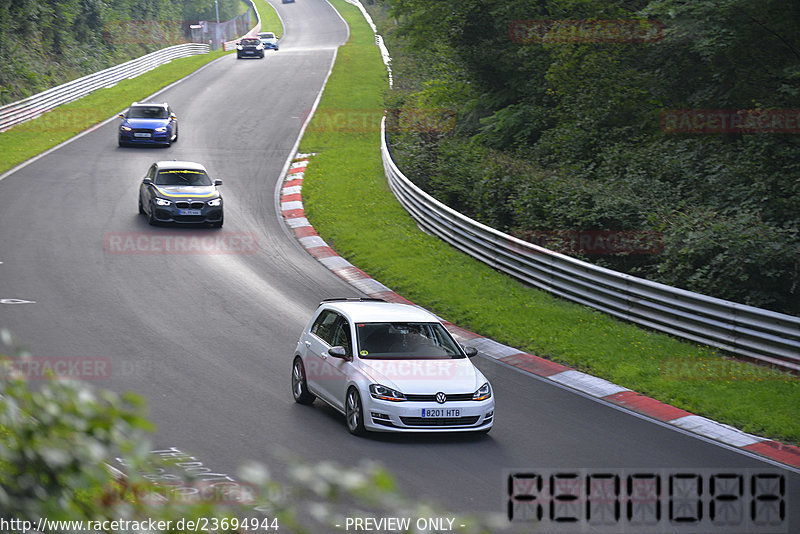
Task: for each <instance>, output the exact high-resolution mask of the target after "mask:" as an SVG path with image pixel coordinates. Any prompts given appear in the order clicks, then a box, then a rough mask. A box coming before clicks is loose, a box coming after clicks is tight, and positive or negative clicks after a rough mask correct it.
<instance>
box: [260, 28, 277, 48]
mask: <svg viewBox="0 0 800 534" xmlns="http://www.w3.org/2000/svg"><path fill="white" fill-rule="evenodd" d="M258 38H259V39H261V44H262V45H264V50H278V38H277V37H276V36H275V34H274V33H272V32H261V33H259V34H258Z"/></svg>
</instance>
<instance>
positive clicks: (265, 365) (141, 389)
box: [0, 0, 800, 531]
mask: <svg viewBox="0 0 800 534" xmlns="http://www.w3.org/2000/svg"><path fill="white" fill-rule="evenodd" d="M276 7H277V9H279V10H280V11H281V15H282V17H283V20H284V23H285V25H286V37H285V38H284V39H283V40H282V41H281V49H280V51H279V52H277V53H268V54H267V57H266V59H264V60H238V61H237V60H236V58H235V56H230V55H229V56H226V57H224V58H223V59H221V60H219V61H217V62H215V63H213V64H211V65H210V66H209V67H207V68H205V69H204V70H202V71H200V72H198V73H197V74H195V75H193V76H192V77H191V78H189V79H187V80H185V81H184V82H182V83H180V84H177V85H175V86H173V87H171V88H169V89H168V90H166V91H164V92H163V93H162V94H160V95H159V96H158V97H157V99H158V100H166V101H168V102H169V103H170V105H171V106H172V107H173V108H174V109H175V110H176V112H177V113H178V116H179V120H180V140H179V141H178V142H177V143H176V144H175V145H173V146H172V147H170V148H166V149H155V148H154V149H150V148H118V147H117V146H116V127H117V125H116V122H112V123H109V124H107V125H105V126H103V127H101V128H98V129H97V130H95V131H93V132H90V133H88V134H86V135H84V136H82V137H80V138H78V139H77V140H75V141H74V142H71V143H69V144H67V145H65V146H63V147H61V148H59V149H58V150H55V151H53V152H52V153H50V154H48V155H47V156H45V157H43V158H41V159H39V160H37V161H35V162H33V163H31V164H30V165H27V166H26V167H24V168H22V169H21V170H19V171H17V172H15V173H13V174H11V175H10V176H8V177H7V178H6V179H4V180H3V181H2V182H0V262H2V263H0V299H4V298H13V299H21V300H28V301H35V303H31V304H0V325H1V326H4V327H8V328H9V329H10V330H11V331H12V332H13V333H14V334H16V335H17V336H18V337H19V338H20V339H21V341H22V342H23V343H24V344H25V345H26V346H28V347H29V348H30V349H31V351H32V353H33V354H34V356H43V357H44V356H46V357H55V358H62V357H63V358H74V357H88V358H100V359H103V360H104V361H108V362H110V365H111V374H110V376H109V377H108V378H107V379H105V380H101V381H98V385H100V386H102V387H107V388H111V389H115V390H123V389H124V390H133V391H136V392H138V393H140V394H142V395H143V396H145V397H146V398H147V400H148V403H149V406H150V408H151V415H152V419H153V420H154V421H155V422H156V423H157V425H158V432H157V435H156V437H155V442H156V443H155V444H156V446H158V447H162V448H168V447H178V448H180V449H181V450H184V451H191V452H192V453H193V454H195V455H196V456H197V457H199V458H201V459H202V460H203V461H205V462H207V463H209V464H212V465H213V466H214V467H215V468H216V469H217V470H225V471H227V472H233V471H234V469H235V467H236V466H237V465H239V464H240V462H241V461H242V460H244V459H251V458H252V459H260V460H267V461H269V460H270V459H271V458H273V456H272V454H273V453H274V452H276V451H277V450H289V451H291V452H292V453H293V454H295V455H297V456H299V457H302V458H305V459H308V460H311V461H314V460H321V459H331V460H336V461H340V462H344V463H347V464H355V463H357V462H358V461H359V460H361V459H363V458H372V459H377V460H380V461H382V462H383V463H385V464H386V465H387V466H388V468H389V469H390V470H391V471H393V472H394V473H396V474H397V476H398V478H399V479H400V482H401V486H402V487H403V488H404V489H405V490H406V491H408V492H409V493H410V494H413V495H414V496H415V497H417V498H420V499H426V500H431V501H438V502H442V503H443V504H445V505H447V506H449V507H451V508H454V509H456V510H461V511H474V510H491V511H500V510H501V508H500V504H501V502H502V493H501V492H502V471H503V469H508V468H529V467H537V466H538V467H608V468H614V467H620V468H622V467H642V468H676V469H677V468H705V467H714V468H724V467H734V468H737V467H742V468H743V467H751V468H758V467H765V468H766V467H770V466H768V465H767V464H765V463H763V462H761V461H759V460H757V459H754V458H751V457H747V456H743V455H741V454H737V453H735V452H732V451H730V450H727V449H723V448H720V447H718V446H716V445H714V444H712V443H709V442H707V441H704V440H700V439H697V438H694V437H690V436H687V435H685V434H682V433H679V432H675V431H673V430H669V429H666V428H663V427H661V426H658V425H657V424H654V423H652V422H650V421H647V420H643V419H641V418H638V417H635V416H633V415H631V414H629V413H626V412H623V411H620V410H617V409H614V408H613V407H610V406H608V405H604V404H602V403H598V402H596V401H594V400H591V399H587V398H584V397H582V396H579V395H575V394H574V393H572V392H570V391H566V390H564V389H562V388H559V387H555V386H553V385H552V384H548V383H545V382H542V381H539V380H535V379H532V378H530V377H529V376H526V375H523V374H521V373H519V372H517V371H516V370H514V369H511V368H509V367H506V366H504V365H502V364H500V363H497V362H493V361H483V360H482V361H478V362H476V363H477V364H478V365H479V366H480V367H481V369H482V370H483V372H484V373H485V374H486V375H487V377H488V378H489V379H490V380H491V381H492V383H493V385H494V386H495V389H496V397H497V419H496V423H495V428H494V429H493V430H492V433H491V434H489V435H488V436H453V435H445V436H432V435H424V436H409V435H403V436H393V435H378V436H374V437H370V438H366V439H355V438H353V437H352V436H350V435H349V434H348V433H347V430H346V428H345V425H344V422H343V420H342V417H341V416H340V415H339V414H337V413H335V412H333V411H332V410H330V409H327V408H325V407H323V406H321V405H318V404H317V405H315V406H314V407H313V408H308V407H304V406H299V405H296V404H295V403H294V402H293V400H292V396H291V393H290V389H289V372H290V366H291V355H292V352H293V350H294V345H295V343H296V341H297V337H298V335H299V332H300V331H301V329H302V328H303V326H304V325H305V323H306V321H307V320H308V318H309V317H310V314H311V313H312V311H313V310H314V308H315V307H316V305H317V303H318V302H319V301H320V300H321V299H323V298H326V297H331V296H356V295H357V292H356V291H355V290H354V289H353V288H352V287H350V286H348V285H346V284H345V283H344V282H343V281H342V280H341V279H339V278H338V277H336V276H335V275H333V274H332V273H331V272H330V271H328V270H327V269H326V268H324V267H323V266H322V265H320V264H319V263H318V262H317V261H316V260H314V259H313V258H312V257H310V256H309V255H308V254H306V253H305V252H304V251H303V250H302V249H301V248H300V247H299V245H298V244H297V242H296V241H295V240H294V238H293V237H291V236H290V235H289V234H288V232H286V230H285V228H284V227H283V226H282V223H281V222H280V220H279V217H278V214H276V212H275V199H274V192H275V188H276V184H277V183H278V182H279V181H280V180H281V179H282V176H281V172H282V169H283V167H284V165H285V162H286V160H287V158H288V157H289V156H290V153H291V150H292V147H293V146H294V144H295V140H296V138H297V135H298V133H299V131H300V128H301V125H302V123H303V121H304V120H305V118H306V116H307V114H308V112H309V111H310V109H311V107H312V105H313V102H314V100H315V98H316V97H317V94H318V92H319V89H320V87H321V85H322V83H323V80H324V79H325V76H326V75H327V73H328V70H329V67H330V64H331V61H332V58H333V55H334V52H335V49H336V47H337V46H338V45H340V44H341V43H342V42H343V41H344V39H345V37H346V35H347V30H346V27H345V26H344V24H343V23H342V20H341V19H340V17H339V16H338V14H337V13H336V12H335V11H334V10H333V9H332V8H331V7H330V6H329V5H328V4H327V3H326V2H324V1H323V0H304V1H303V2H297V3H295V4H287V5H282V4H276ZM376 150H378V147H376ZM159 159H186V160H194V161H199V162H201V163H203V164H204V165H206V167H207V168H208V169H209V172H210V173H211V174H212V175H213V177H214V178H222V179H223V180H224V182H225V185H224V186H223V194H224V196H225V203H226V220H225V228H223V229H222V230H220V231H216V230H198V231H192V230H186V229H181V228H177V229H176V228H151V227H149V226H147V224H146V222H145V220H144V218H143V217H142V216H140V215H138V214H137V210H136V195H137V188H138V184H139V181H140V179H141V177H142V175H143V174H144V172H145V171H146V170H147V167H148V166H149V165H150V163H152V162H153V161H155V160H159ZM129 235H135V236H136V237H137V239H138V238H141V239H143V240H144V241H141V243H144V249H145V250H144V251H142V250H139V249H137V250H130V249H128V250H126V249H125V247H121V246H120V247H117V248H114V247H113V246H112V242H111V239H112V238H120V236H129ZM176 235H180V236H183V237H187V236H192V235H195V236H201V237H208V236H228V238H235V237H237V236H238V237H242V236H245V237H247V238H248V239H251V240H252V241H251V243H253V244H254V246H252V247H249V248H247V249H246V250H245V251H235V253H224V254H223V253H186V251H182V252H181V253H163V252H159V251H156V250H153V247H157V246H162V247H163V243H166V242H167V241H168V240H169V239H174V237H175V236H176ZM159 240H160V241H159ZM116 243H119V242H118V241H117V242H116ZM156 243H162V245H157V244H156ZM137 246H138V245H137ZM221 246H222V245H220V247H221ZM211 248H212V251H213V252H220V251H222V250H223V249H222V248H217V249H214V248H213V246H212V247H211ZM207 252H208V251H207ZM227 252H230V251H227ZM273 467H275V470H276V471H277V472H280V466H273ZM787 476H788V477H789V478H788V481H789V489H790V491H792V492H793V495H798V493H799V492H798V488H799V487H800V478H799V477H798V476H797V475H796V474H793V473H790V472H788V471H787ZM797 508H798V509H800V507H797ZM793 521H797V519H796V518H793ZM797 528H800V527H798V523H793V524H792V525H791V528H790V531H791V530H792V529H797Z"/></svg>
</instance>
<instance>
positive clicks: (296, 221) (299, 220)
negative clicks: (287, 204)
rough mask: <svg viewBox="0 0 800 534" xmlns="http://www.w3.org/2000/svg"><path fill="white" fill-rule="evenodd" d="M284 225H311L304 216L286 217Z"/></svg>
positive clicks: (300, 226) (297, 226)
mask: <svg viewBox="0 0 800 534" xmlns="http://www.w3.org/2000/svg"><path fill="white" fill-rule="evenodd" d="M286 225H287V226H288V227H289V228H303V227H308V226H311V223H310V222H308V219H306V218H305V217H292V218H290V219H286Z"/></svg>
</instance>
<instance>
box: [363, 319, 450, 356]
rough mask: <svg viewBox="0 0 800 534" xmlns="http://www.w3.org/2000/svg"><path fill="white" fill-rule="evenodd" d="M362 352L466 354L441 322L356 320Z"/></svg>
mask: <svg viewBox="0 0 800 534" xmlns="http://www.w3.org/2000/svg"><path fill="white" fill-rule="evenodd" d="M356 333H357V336H358V356H359V357H360V358H363V359H373V360H384V359H393V360H441V359H452V358H464V355H463V354H462V353H461V351H460V350H459V349H458V347H457V346H456V344H455V343H454V342H453V340H452V338H451V337H450V336H449V335H448V334H447V331H445V329H444V327H443V326H442V325H441V324H439V323H356Z"/></svg>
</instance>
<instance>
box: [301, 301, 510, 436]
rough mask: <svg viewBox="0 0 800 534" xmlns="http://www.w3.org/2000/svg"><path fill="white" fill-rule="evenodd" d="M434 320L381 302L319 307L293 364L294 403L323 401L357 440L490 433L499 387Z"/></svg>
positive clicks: (467, 349)
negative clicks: (368, 435)
mask: <svg viewBox="0 0 800 534" xmlns="http://www.w3.org/2000/svg"><path fill="white" fill-rule="evenodd" d="M475 354H477V351H476V350H475V349H474V348H473V347H462V346H461V345H459V344H458V343H457V342H456V341H455V340H454V339H453V338H452V336H451V335H450V333H449V332H448V331H447V330H446V329H445V327H444V326H443V325H442V323H441V322H439V320H438V319H437V318H436V316H435V315H433V314H431V313H429V312H427V311H425V310H423V309H422V308H418V307H416V306H411V305H408V304H396V303H390V302H385V301H382V300H378V299H329V300H324V301H322V303H320V305H319V307H318V308H317V311H316V313H314V316H313V317H312V319H311V321H309V323H308V325H307V326H306V328H305V329H304V330H303V333H302V335H301V336H300V341H298V343H297V349H296V350H295V357H294V362H293V364H292V393H293V395H294V399H295V401H297V402H299V403H301V404H311V403H313V402H314V400H315V399H316V398H317V397H319V398H320V399H322V400H323V401H325V402H327V403H328V404H330V405H331V406H333V407H334V408H335V409H337V410H339V411H340V412H342V413H343V414H344V415H345V418H346V420H347V428H348V429H349V430H350V432H351V433H353V434H356V435H362V434H364V433H365V432H366V431H368V430H369V431H379V432H380V431H382V432H409V431H414V432H433V431H436V432H463V431H473V432H474V431H479V432H488V431H489V430H490V429H491V428H492V422H493V420H494V397H493V395H492V386H491V385H490V384H489V381H488V380H486V377H484V376H483V374H482V373H481V372H480V371H479V370H478V369H477V368H476V367H475V366H474V365H473V364H472V362H471V361H470V359H469V358H470V357H472V356H475Z"/></svg>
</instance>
